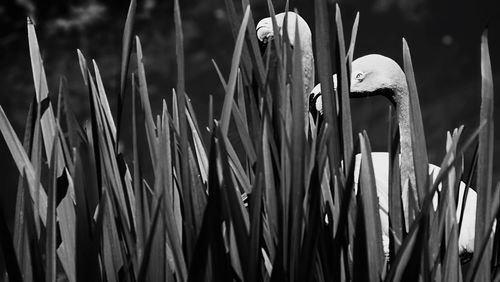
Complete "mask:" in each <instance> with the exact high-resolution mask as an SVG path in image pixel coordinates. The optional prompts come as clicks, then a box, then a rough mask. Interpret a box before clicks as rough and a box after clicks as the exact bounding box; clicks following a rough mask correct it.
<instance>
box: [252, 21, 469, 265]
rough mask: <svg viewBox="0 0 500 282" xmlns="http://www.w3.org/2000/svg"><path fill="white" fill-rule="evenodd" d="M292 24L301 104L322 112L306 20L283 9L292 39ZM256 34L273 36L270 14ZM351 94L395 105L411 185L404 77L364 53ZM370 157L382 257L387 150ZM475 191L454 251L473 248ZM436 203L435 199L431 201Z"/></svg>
mask: <svg viewBox="0 0 500 282" xmlns="http://www.w3.org/2000/svg"><path fill="white" fill-rule="evenodd" d="M285 14H286V13H280V14H277V15H276V22H277V24H278V27H277V28H278V30H279V31H280V33H281V34H282V32H283V28H282V27H283V24H284V19H285ZM296 26H297V29H298V31H299V38H300V41H299V43H300V47H301V50H302V55H303V57H302V64H303V66H304V88H305V89H304V91H306V92H305V93H306V95H307V96H308V97H306V99H305V103H306V107H307V108H308V109H309V111H310V112H311V113H312V114H316V113H317V114H319V115H320V116H321V115H322V114H323V105H322V99H321V86H320V84H318V85H316V86H315V87H313V88H312V90H311V91H307V90H308V89H310V87H311V84H312V83H313V82H314V57H313V52H312V40H311V30H310V28H309V26H308V24H307V22H306V21H305V20H304V19H303V18H302V17H300V16H299V15H297V14H296V13H293V12H288V21H287V30H288V37H289V38H295V31H296ZM256 31H257V37H258V40H259V41H261V42H264V43H265V42H267V41H268V40H269V39H270V38H272V37H273V36H274V31H273V25H272V19H271V17H267V18H264V19H262V20H261V21H260V22H259V23H258V24H257V26H256ZM351 69H352V71H351V89H350V92H351V97H353V98H354V97H365V96H367V95H370V96H374V95H383V96H385V97H387V98H388V99H389V100H390V101H391V102H392V103H393V104H394V105H395V108H396V113H397V116H398V122H399V131H400V146H401V155H400V163H401V165H400V168H401V183H410V184H411V186H412V187H416V186H415V183H416V181H415V173H414V171H413V164H412V161H413V152H412V149H411V148H412V147H411V132H410V123H409V119H410V117H409V114H410V112H409V93H408V85H407V82H406V76H405V74H404V72H403V70H402V69H401V67H400V66H399V65H398V64H397V63H396V62H395V61H394V60H392V59H390V58H388V57H385V56H382V55H378V54H372V55H366V56H363V57H360V58H358V59H356V60H354V61H353V62H352V67H351ZM333 82H334V87H335V88H336V87H337V79H336V75H334V76H333ZM372 162H373V168H374V173H375V184H376V187H377V196H378V199H379V207H380V209H379V210H380V220H381V227H382V241H383V242H382V243H383V250H384V254H385V255H386V257H388V255H389V216H388V210H389V196H388V195H389V188H388V187H389V154H388V153H387V152H373V153H372ZM360 164H361V155H360V154H357V155H356V158H355V165H354V166H355V168H354V169H355V171H354V175H355V185H356V188H357V187H358V185H359V173H360ZM439 170H440V168H439V167H438V166H436V165H433V164H429V173H430V174H431V175H433V177H434V179H435V177H436V176H437V174H438V173H439ZM403 186H404V187H402V199H403V207H404V210H405V211H407V210H408V196H407V195H408V186H407V185H403ZM465 189H466V185H465V183H463V182H461V183H460V185H459V202H458V204H457V219H458V218H460V211H461V209H462V205H463V203H462V199H463V194H464V192H465ZM476 198H477V195H476V192H475V191H474V190H472V189H469V191H468V195H467V201H466V203H465V211H464V215H463V219H462V228H461V230H460V234H459V240H458V244H459V254H460V255H464V254H468V253H473V252H474V232H475V220H476V201H477V200H476ZM434 203H436V201H434Z"/></svg>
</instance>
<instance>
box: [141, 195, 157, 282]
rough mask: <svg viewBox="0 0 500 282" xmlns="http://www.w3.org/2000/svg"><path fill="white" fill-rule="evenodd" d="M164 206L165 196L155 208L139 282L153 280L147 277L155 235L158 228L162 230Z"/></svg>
mask: <svg viewBox="0 0 500 282" xmlns="http://www.w3.org/2000/svg"><path fill="white" fill-rule="evenodd" d="M162 205H163V195H160V197H159V198H158V200H157V202H156V207H155V208H154V212H153V220H152V222H151V226H150V227H149V230H148V235H147V239H146V243H145V245H144V256H143V257H142V259H141V261H140V264H139V265H140V267H139V273H138V275H137V281H148V280H147V278H151V277H149V276H147V270H148V267H149V264H150V254H151V253H152V250H153V240H154V237H155V233H156V230H157V229H158V228H161V224H162V223H161V222H160V221H159V219H160V214H161V209H162ZM158 225H160V226H158Z"/></svg>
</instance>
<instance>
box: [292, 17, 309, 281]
mask: <svg viewBox="0 0 500 282" xmlns="http://www.w3.org/2000/svg"><path fill="white" fill-rule="evenodd" d="M295 30H298V24H297V23H296V24H295ZM293 40H294V49H293V71H292V77H293V81H294V83H293V84H292V86H291V87H292V89H291V90H292V94H291V103H292V108H291V110H292V120H293V121H294V122H293V124H292V132H291V133H292V136H291V138H290V139H291V155H290V161H291V165H292V170H291V172H292V175H291V181H292V182H291V195H290V197H291V198H290V215H289V216H290V222H291V232H290V234H289V235H290V247H289V248H290V254H289V255H290V262H289V266H288V267H289V268H290V269H289V270H290V280H291V281H297V280H298V279H299V276H298V273H297V271H298V270H299V269H300V267H299V257H300V246H301V243H300V242H301V239H302V216H303V209H302V205H303V201H304V200H303V199H304V194H305V191H306V190H305V189H306V185H305V171H306V167H305V165H304V164H305V163H307V159H306V153H305V151H304V146H305V144H306V143H305V134H304V128H305V124H304V121H305V119H304V116H305V112H304V105H305V101H304V93H303V91H304V81H303V73H304V71H303V65H302V50H301V46H300V33H299V32H296V33H295V38H294V39H293Z"/></svg>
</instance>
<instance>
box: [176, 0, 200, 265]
mask: <svg viewBox="0 0 500 282" xmlns="http://www.w3.org/2000/svg"><path fill="white" fill-rule="evenodd" d="M174 22H175V43H176V44H175V53H176V55H177V94H178V96H177V98H178V110H179V133H180V140H179V142H180V157H181V158H182V159H184V161H181V163H180V165H181V171H180V172H181V174H180V176H181V178H180V179H181V183H182V190H183V193H182V200H183V202H182V203H183V209H184V213H185V214H184V220H183V223H184V231H185V236H186V241H185V243H186V250H187V259H188V261H190V260H191V255H192V253H193V249H194V244H195V238H196V231H195V226H194V224H195V222H194V217H193V212H194V211H193V210H192V208H193V207H192V205H191V199H192V198H191V185H190V177H191V176H192V175H191V174H190V172H189V162H188V158H189V152H188V137H187V124H186V123H187V122H186V110H185V109H186V107H185V105H186V101H185V92H186V91H185V81H184V42H183V40H184V37H183V33H182V22H181V12H180V8H179V1H178V0H175V1H174Z"/></svg>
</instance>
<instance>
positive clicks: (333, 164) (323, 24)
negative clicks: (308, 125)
mask: <svg viewBox="0 0 500 282" xmlns="http://www.w3.org/2000/svg"><path fill="white" fill-rule="evenodd" d="M328 10H329V9H328V7H327V1H326V0H315V1H314V15H315V17H314V19H315V34H316V40H315V43H316V54H317V57H318V59H317V60H316V62H317V65H316V67H317V69H318V74H319V81H320V83H321V93H322V96H321V97H322V99H323V109H324V115H325V122H326V123H328V125H329V126H330V132H331V133H330V134H331V136H332V138H328V139H327V140H328V156H329V160H330V169H331V170H332V171H333V172H335V173H334V175H339V174H338V168H339V167H340V157H339V156H340V152H341V151H340V144H339V142H335V140H338V139H337V138H339V137H340V129H339V125H338V122H337V105H336V102H335V101H336V99H335V95H336V93H335V91H334V87H333V81H332V75H333V70H332V59H331V54H335V52H336V50H335V48H336V47H335V44H333V45H332V44H331V41H330V38H331V37H333V38H335V37H336V32H335V30H331V31H330V28H329V26H330V25H329V22H328V19H329V16H328Z"/></svg>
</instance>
